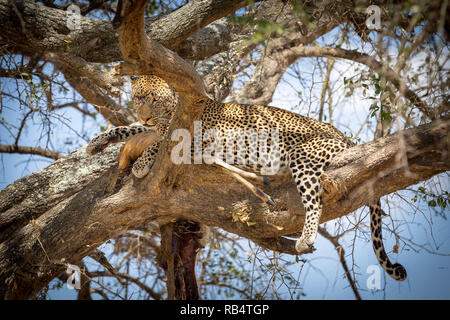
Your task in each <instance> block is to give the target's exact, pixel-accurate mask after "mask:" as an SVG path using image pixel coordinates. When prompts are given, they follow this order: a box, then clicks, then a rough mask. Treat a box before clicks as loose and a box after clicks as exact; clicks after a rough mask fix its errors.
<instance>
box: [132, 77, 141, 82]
mask: <svg viewBox="0 0 450 320" xmlns="http://www.w3.org/2000/svg"><path fill="white" fill-rule="evenodd" d="M139 78H140V77H139V76H131V77H130V79H131V81H136V80H137V79H139Z"/></svg>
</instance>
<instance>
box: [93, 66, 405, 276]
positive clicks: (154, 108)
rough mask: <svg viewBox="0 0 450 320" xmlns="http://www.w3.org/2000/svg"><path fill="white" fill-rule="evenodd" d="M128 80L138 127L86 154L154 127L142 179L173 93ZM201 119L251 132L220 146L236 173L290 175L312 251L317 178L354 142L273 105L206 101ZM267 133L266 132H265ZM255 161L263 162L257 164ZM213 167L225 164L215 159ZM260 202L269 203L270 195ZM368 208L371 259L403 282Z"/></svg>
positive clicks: (375, 214)
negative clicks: (262, 142) (259, 143)
mask: <svg viewBox="0 0 450 320" xmlns="http://www.w3.org/2000/svg"><path fill="white" fill-rule="evenodd" d="M131 82H132V100H133V104H134V105H135V107H136V111H137V117H138V120H139V123H140V125H137V124H134V125H131V126H120V127H116V128H112V129H110V130H108V131H106V132H104V133H102V134H100V135H98V136H97V137H95V138H94V139H92V140H91V142H90V143H89V144H88V147H87V149H86V150H87V152H88V153H89V154H95V153H98V152H100V151H101V150H103V149H104V148H105V147H106V146H107V145H108V144H110V143H115V142H119V141H125V140H126V139H128V138H129V137H130V136H133V135H137V134H140V133H142V132H145V131H147V130H150V128H153V130H155V129H156V131H157V132H158V134H159V135H160V137H161V139H160V140H159V141H156V142H153V143H151V144H150V145H149V146H147V147H145V148H144V151H143V152H142V154H141V155H140V156H139V157H138V158H137V159H136V161H135V162H134V164H133V167H132V173H133V174H134V175H135V176H136V177H137V178H142V177H144V176H146V175H147V174H148V172H149V170H150V169H151V167H152V165H153V163H154V161H155V158H156V155H157V154H158V150H159V147H160V143H161V142H160V141H161V140H162V139H165V138H167V133H168V127H169V125H170V123H171V121H172V119H173V117H174V114H175V110H176V107H177V103H178V102H177V101H178V95H177V92H176V91H175V89H174V88H173V87H171V86H170V85H169V84H168V83H167V82H165V81H164V80H163V79H161V78H160V77H158V76H156V75H145V76H133V77H132V78H131ZM200 121H201V125H202V129H204V130H205V131H207V130H212V131H213V132H219V133H221V134H222V135H223V136H227V134H229V132H230V131H233V130H234V131H238V132H242V131H245V132H250V134H247V135H245V137H244V138H243V139H234V141H233V142H232V143H231V144H227V145H225V146H223V153H227V150H226V148H227V147H228V152H229V153H230V154H232V155H234V156H236V158H235V159H234V160H235V162H234V166H235V167H236V168H237V169H236V170H239V171H241V173H242V171H245V172H249V174H255V175H257V174H258V173H259V174H260V175H262V174H261V173H263V169H265V168H267V167H270V168H277V170H276V172H275V173H274V172H271V173H270V174H275V175H276V174H285V173H286V172H288V173H289V174H290V175H291V176H292V179H293V181H294V183H295V185H296V188H297V191H298V193H299V195H300V198H301V201H302V204H303V207H304V209H305V211H306V214H305V222H304V225H303V230H302V231H301V236H300V238H298V239H297V240H296V243H295V249H296V251H297V252H298V253H299V254H301V253H304V252H311V250H312V249H313V248H314V247H313V244H314V242H315V240H316V237H317V233H318V227H319V223H320V217H321V214H322V207H323V201H322V193H323V186H322V181H321V179H320V177H321V176H322V174H323V173H324V172H325V170H326V168H327V167H328V166H329V165H330V163H331V161H332V159H333V158H334V157H335V156H336V155H338V154H339V153H342V152H343V151H345V150H347V149H349V148H352V147H353V146H355V143H353V142H352V141H351V139H350V138H348V137H347V136H346V135H345V134H344V133H342V132H341V131H339V130H338V129H337V128H335V127H334V126H333V125H331V124H329V123H326V122H321V121H318V120H316V119H314V118H311V117H306V116H303V115H300V114H298V113H295V112H292V111H288V110H285V109H282V108H278V107H274V106H263V105H249V104H238V103H223V102H217V101H214V100H212V99H210V98H205V99H204V106H203V111H202V114H201V119H200ZM261 132H265V133H266V135H262V136H263V139H266V141H265V142H266V144H265V145H264V146H263V147H261V148H258V147H255V141H257V140H258V136H259V133H261ZM268 132H271V133H270V134H267V133H268ZM272 132H275V133H276V135H277V139H276V140H274V139H272V138H273V137H274V136H275V134H272ZM264 137H265V138H264ZM219 143H224V142H223V141H220V142H218V139H216V140H215V139H209V140H208V139H205V140H202V141H200V142H195V141H194V143H193V144H192V152H193V154H194V157H195V156H199V155H200V154H199V153H201V152H205V150H206V149H207V148H209V147H211V145H214V146H215V147H216V148H217V147H218V144H219ZM275 145H276V146H275ZM269 147H274V148H273V149H275V151H274V152H270V153H268V152H263V151H267V149H266V148H269ZM238 151H239V152H238ZM261 153H264V155H261ZM259 158H262V161H260V159H259ZM216 163H217V164H220V163H224V161H222V160H220V159H218V160H217V161H216ZM266 174H267V173H266ZM263 181H264V182H267V181H268V179H267V178H266V177H264V179H263ZM255 194H256V195H259V194H260V191H258V190H256V192H255ZM261 199H264V200H265V201H266V202H267V203H268V204H273V200H272V199H271V198H270V197H269V198H267V197H261ZM368 207H369V212H370V227H371V241H372V246H373V250H374V252H375V255H376V258H377V260H378V262H379V263H380V265H381V266H382V268H383V269H384V270H385V272H386V273H387V274H388V275H389V276H391V277H392V278H393V279H395V280H397V281H403V280H405V279H406V277H407V273H406V270H405V268H404V267H403V266H402V265H401V264H399V263H391V261H390V259H389V258H388V256H387V254H386V251H385V248H384V245H383V239H382V222H381V217H382V216H383V215H385V213H384V212H383V210H382V208H381V203H380V199H377V200H376V201H373V202H371V203H369V204H368Z"/></svg>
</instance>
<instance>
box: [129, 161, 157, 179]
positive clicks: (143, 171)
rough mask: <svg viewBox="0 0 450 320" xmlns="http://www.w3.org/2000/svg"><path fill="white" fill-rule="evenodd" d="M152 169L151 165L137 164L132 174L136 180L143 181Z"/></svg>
mask: <svg viewBox="0 0 450 320" xmlns="http://www.w3.org/2000/svg"><path fill="white" fill-rule="evenodd" d="M151 167H152V166H151V165H143V164H142V163H138V162H135V163H134V165H133V168H132V169H131V172H132V173H133V175H134V176H135V177H136V178H138V179H142V178H143V177H145V176H146V175H147V173H149V171H150V169H151Z"/></svg>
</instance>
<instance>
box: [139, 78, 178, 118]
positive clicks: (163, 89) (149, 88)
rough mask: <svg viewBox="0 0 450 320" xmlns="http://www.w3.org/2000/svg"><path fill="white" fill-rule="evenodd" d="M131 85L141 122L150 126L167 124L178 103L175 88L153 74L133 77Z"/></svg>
mask: <svg viewBox="0 0 450 320" xmlns="http://www.w3.org/2000/svg"><path fill="white" fill-rule="evenodd" d="M131 85H132V93H131V97H132V99H133V103H134V106H135V107H136V111H137V115H138V120H139V122H141V123H142V124H146V125H149V126H156V125H158V124H164V125H167V124H168V123H169V122H170V120H171V119H172V116H173V114H174V112H175V108H176V106H177V103H178V97H177V94H176V92H175V90H174V89H173V88H172V87H171V86H169V84H168V83H167V82H165V81H164V80H163V79H161V78H159V77H157V76H153V75H146V76H140V77H132V79H131Z"/></svg>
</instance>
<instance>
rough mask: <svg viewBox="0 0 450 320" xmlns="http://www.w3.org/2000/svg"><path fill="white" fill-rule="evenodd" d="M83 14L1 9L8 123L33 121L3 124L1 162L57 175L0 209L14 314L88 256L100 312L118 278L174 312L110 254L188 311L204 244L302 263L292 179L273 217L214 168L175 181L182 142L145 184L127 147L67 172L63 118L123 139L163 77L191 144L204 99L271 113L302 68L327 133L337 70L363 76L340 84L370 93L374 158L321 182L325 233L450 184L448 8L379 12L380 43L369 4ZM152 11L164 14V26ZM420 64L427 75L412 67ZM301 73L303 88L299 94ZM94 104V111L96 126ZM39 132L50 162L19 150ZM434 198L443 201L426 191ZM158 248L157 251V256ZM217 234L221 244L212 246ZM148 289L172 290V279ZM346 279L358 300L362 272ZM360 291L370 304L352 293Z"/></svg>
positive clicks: (101, 6) (360, 157) (346, 157)
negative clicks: (56, 131)
mask: <svg viewBox="0 0 450 320" xmlns="http://www.w3.org/2000/svg"><path fill="white" fill-rule="evenodd" d="M73 4H76V5H77V7H69V2H64V3H63V2H61V3H59V2H54V1H42V2H41V3H37V2H31V1H22V2H14V1H8V0H0V21H2V29H3V33H2V36H1V39H0V41H1V46H2V54H3V56H2V69H1V70H0V72H1V73H0V75H1V76H2V77H6V78H9V79H16V84H17V86H16V87H13V83H14V82H12V81H11V82H8V83H11V84H10V85H9V86H8V87H7V88H6V90H4V91H2V95H3V99H4V100H2V108H5V107H4V105H5V104H7V103H12V102H11V101H14V102H15V103H18V104H19V105H21V106H22V107H23V110H24V111H22V115H23V117H22V118H21V121H20V123H19V124H18V125H16V127H12V126H11V125H10V126H9V127H8V126H7V122H6V120H5V119H3V120H2V124H3V125H4V126H5V128H9V132H10V133H11V137H12V138H11V139H10V143H9V144H7V145H3V144H2V145H0V151H2V152H8V153H14V152H15V153H26V154H39V155H42V156H44V157H48V158H51V159H55V160H56V159H58V160H56V161H54V162H52V163H51V164H50V165H48V166H47V167H45V168H43V169H42V170H40V171H38V172H34V173H32V174H30V175H26V176H24V177H22V178H21V179H19V180H17V181H15V182H14V183H12V184H10V185H9V186H7V187H6V188H5V189H3V190H2V191H0V195H1V196H0V212H1V215H0V230H1V233H0V241H1V244H0V258H1V259H0V266H1V267H0V283H1V285H0V296H1V297H2V298H9V299H11V298H21V299H23V298H32V297H35V296H36V295H37V294H38V293H39V292H42V289H43V288H45V287H46V286H47V285H48V283H49V282H50V281H51V280H52V279H53V278H55V277H58V276H60V277H64V276H63V275H64V271H65V270H66V268H67V264H68V263H70V264H77V265H80V266H81V268H83V258H85V257H87V256H89V257H92V258H93V259H94V260H96V261H98V262H99V263H100V264H101V265H103V266H104V267H105V271H104V273H103V274H100V273H93V272H88V271H86V272H84V273H83V274H84V276H85V277H86V278H85V279H84V280H85V281H83V282H84V284H85V285H84V286H83V288H84V290H81V291H80V295H81V294H82V293H83V294H84V296H83V297H84V298H86V297H90V295H89V284H90V283H91V282H92V281H94V280H93V278H95V277H102V276H113V277H115V278H116V279H117V280H118V282H119V283H120V284H124V283H125V282H126V283H131V282H133V283H134V284H135V285H137V286H138V287H140V288H141V289H142V290H143V291H145V292H146V293H147V294H148V296H149V297H152V298H155V299H158V298H162V297H165V296H166V295H165V293H163V290H162V289H160V290H159V291H158V290H156V291H155V289H154V288H152V287H149V286H147V285H146V284H144V283H143V282H142V281H139V280H138V279H136V278H133V277H131V276H130V275H129V274H123V273H120V272H118V268H117V266H116V267H113V266H112V265H111V263H110V262H109V261H108V260H107V259H106V258H105V256H104V253H102V252H101V251H99V250H97V249H96V248H97V247H98V246H100V245H101V244H103V243H104V242H105V241H108V240H109V239H113V238H114V239H115V245H116V247H118V248H120V247H121V245H124V243H128V244H130V245H131V246H133V245H136V244H139V247H140V248H145V250H148V251H149V252H150V253H148V254H146V256H147V258H148V259H151V261H153V262H155V261H159V262H160V264H161V265H162V266H163V267H164V269H165V270H166V273H167V278H168V285H167V286H168V297H169V298H186V297H192V296H186V295H185V293H186V292H189V291H190V290H189V289H186V288H187V287H190V286H194V285H196V284H195V282H194V283H188V282H189V277H188V278H186V277H184V278H183V272H184V275H185V274H186V273H188V274H190V275H192V272H193V269H192V265H191V266H190V267H189V268H188V267H187V264H189V263H192V259H194V258H195V252H196V250H197V249H198V246H199V242H200V239H197V238H202V236H203V233H204V231H203V230H204V226H209V227H212V228H220V229H222V230H225V231H227V232H228V233H231V234H235V235H238V236H240V237H243V238H246V239H249V240H251V241H252V242H253V243H255V244H257V245H259V246H261V247H263V248H266V249H269V250H273V251H274V252H276V253H285V254H290V255H296V251H295V248H294V244H295V241H294V240H290V239H289V238H287V237H286V236H295V235H298V231H299V230H301V227H302V225H303V221H304V215H303V213H304V211H303V208H301V205H299V203H300V202H299V201H295V199H296V197H298V195H297V193H296V190H295V188H294V186H293V185H292V183H291V181H290V180H289V179H285V178H279V179H274V181H273V182H272V184H271V185H270V186H267V187H266V188H265V189H264V190H265V192H267V193H268V194H270V195H271V196H272V198H273V199H274V200H275V202H276V205H275V206H274V207H267V206H265V205H261V203H260V201H259V200H258V199H255V197H254V196H253V195H252V194H251V193H250V192H249V191H247V190H245V189H243V187H242V186H241V185H240V184H238V183H237V182H236V181H234V180H233V179H231V178H230V177H228V176H227V175H225V174H224V172H223V171H221V169H220V168H216V167H213V166H207V165H175V164H174V163H172V161H170V150H171V149H172V147H173V146H174V145H175V144H176V143H177V142H176V141H163V143H162V147H161V150H160V152H159V154H158V156H157V159H156V162H155V164H154V166H153V168H152V170H151V172H150V174H149V175H148V176H146V177H145V178H144V179H142V180H137V179H135V178H133V177H132V176H131V175H130V174H129V172H118V171H116V169H115V166H116V157H117V154H118V151H119V146H112V147H109V148H108V149H106V150H105V152H104V154H102V155H100V156H94V157H89V156H88V155H87V154H86V152H85V146H83V147H80V148H78V149H76V150H74V151H73V152H71V153H69V154H67V155H65V156H63V155H62V154H61V153H59V152H55V151H53V150H51V147H52V142H51V139H50V136H51V132H52V125H53V124H52V121H55V120H60V121H64V119H61V118H59V116H57V113H56V111H57V110H59V109H61V108H68V107H71V108H74V109H75V110H77V111H79V112H81V113H82V114H83V115H84V117H95V113H97V112H98V113H99V114H100V115H101V116H102V117H104V119H106V120H107V121H108V124H110V125H114V126H119V125H128V124H130V123H132V122H134V121H135V119H136V118H135V114H134V110H133V106H132V105H125V103H124V102H123V100H124V95H123V94H122V91H123V89H122V86H123V85H124V81H125V79H126V76H131V75H143V74H155V75H157V76H160V77H161V78H163V79H164V80H166V81H167V82H168V83H169V84H170V85H172V86H173V87H174V88H175V89H176V90H177V92H178V93H179V95H180V102H179V105H178V109H177V113H176V116H175V119H174V121H173V123H172V124H171V127H170V131H173V130H174V129H176V128H188V129H189V130H190V132H191V133H192V132H193V122H194V120H195V119H198V118H199V115H200V114H201V112H202V102H203V99H204V97H205V96H206V95H209V96H210V97H213V98H214V99H215V100H217V101H223V100H225V101H229V102H233V101H235V102H239V103H255V104H256V103H257V104H268V103H270V102H271V100H272V99H273V94H274V92H275V89H276V87H277V85H278V84H279V83H280V81H281V79H282V77H283V76H284V75H285V73H286V71H287V70H294V71H295V64H294V63H295V62H296V61H297V60H298V59H299V58H302V57H315V58H318V60H314V61H316V64H315V66H316V68H315V69H314V70H313V72H312V75H315V74H316V73H317V74H319V73H320V74H321V75H323V77H322V79H323V83H322V90H321V94H320V101H319V110H318V113H317V115H318V118H319V119H320V120H329V121H332V120H333V119H334V118H335V117H336V113H335V112H334V110H333V108H334V106H336V102H333V99H335V97H336V96H337V95H336V89H335V87H334V86H335V84H336V81H333V80H332V79H331V74H332V73H331V72H332V70H333V68H334V64H335V62H336V61H339V60H341V59H344V60H348V61H351V62H354V63H355V64H356V63H357V64H358V66H363V69H360V70H358V73H357V76H355V77H352V78H349V79H347V78H344V79H343V83H344V86H345V87H344V88H345V90H346V94H347V95H352V94H353V93H354V92H355V90H358V88H361V89H362V90H366V91H367V92H369V93H368V94H370V95H371V96H370V97H369V98H370V99H372V100H373V103H372V105H371V106H370V110H368V112H367V114H368V115H367V121H366V124H367V123H368V122H370V121H371V120H372V119H376V121H375V123H376V128H375V129H376V130H375V133H374V135H373V138H376V140H374V141H372V142H367V143H364V144H360V145H358V146H356V147H354V148H352V149H350V150H348V151H346V152H345V153H343V154H342V155H341V156H339V157H338V158H336V159H335V160H333V162H332V164H331V166H330V167H329V168H328V169H327V171H326V174H325V175H324V176H323V177H322V178H323V180H324V183H325V194H324V202H325V203H326V205H325V207H324V213H323V216H322V220H321V221H322V222H326V221H330V220H333V219H336V218H339V217H343V216H346V215H348V214H350V213H351V212H353V211H355V210H356V209H358V208H360V207H361V206H364V205H366V204H367V203H369V202H370V201H371V200H373V199H376V198H379V197H381V196H384V195H387V194H390V193H392V192H395V191H397V190H403V189H405V188H407V187H409V186H412V185H415V184H417V183H419V182H421V181H426V180H428V179H430V178H432V177H433V176H435V175H438V174H441V173H445V172H446V171H447V170H448V169H449V167H450V165H449V154H448V152H447V150H448V127H449V124H450V121H449V119H448V110H449V108H448V80H446V79H448V68H447V67H446V63H447V60H448V34H449V33H448V32H449V27H448V21H447V20H446V17H445V10H448V8H446V7H445V6H444V5H443V4H441V3H440V2H439V1H430V2H419V1H417V2H398V3H397V2H395V3H391V2H384V1H378V2H377V3H376V5H377V8H382V9H383V10H380V15H381V17H380V21H382V23H383V27H382V28H381V27H380V29H379V30H372V29H371V26H370V25H366V21H367V16H368V15H367V14H366V12H365V9H366V3H365V2H359V1H355V2H354V3H349V2H347V1H317V2H308V1H305V2H302V1H281V2H280V1H270V0H269V1H264V2H261V3H257V4H254V3H253V2H250V3H247V2H245V1H242V2H238V1H227V0H210V1H191V2H188V3H180V4H178V5H177V6H176V7H173V6H172V7H171V5H170V3H169V4H166V3H165V2H163V1H161V2H156V1H155V2H146V1H142V0H139V1H133V2H132V3H131V2H128V1H119V3H118V4H117V5H116V3H115V2H114V1H90V2H88V3H86V2H82V1H81V2H73ZM155 5H156V6H159V8H158V9H155ZM73 8H80V13H81V15H78V14H77V13H75V14H72V13H70V10H75V9H73ZM67 9H69V10H67ZM155 10H156V12H160V13H164V14H160V15H156V16H155V15H152V13H153V12H155ZM75 11H76V10H75ZM144 14H145V15H144ZM113 15H114V16H115V18H114V20H113V21H112V23H111V18H110V17H112V16H113ZM87 16H91V17H87ZM94 17H95V18H94ZM336 30H338V32H337V33H336ZM333 33H335V34H338V36H339V41H337V45H334V46H330V45H318V42H320V41H319V40H320V39H321V37H325V36H326V35H330V34H333ZM351 42H355V43H356V45H353V44H352V43H351ZM390 42H392V43H393V44H391V43H390ZM357 46H360V48H359V49H358V50H355V49H353V48H354V47H357ZM392 50H393V51H394V54H393V55H392ZM420 50H422V52H423V53H422V55H423V56H422V58H423V62H422V63H417V64H411V61H412V60H413V59H416V58H417V55H419V52H420ZM392 56H394V57H395V59H394V58H392ZM289 68H291V69H289ZM297 71H298V70H297ZM298 73H299V76H300V80H302V78H305V76H304V74H303V73H302V72H301V71H299V72H298ZM236 75H239V76H238V77H237V76H236ZM238 82H241V83H238ZM67 85H70V86H71V87H72V89H73V90H75V91H76V92H77V96H76V97H74V98H71V99H70V97H69V99H67V96H65V98H66V99H65V100H68V101H66V102H64V103H62V104H58V101H56V100H57V99H55V98H56V97H57V94H56V93H55V90H56V89H60V90H61V91H63V92H62V94H63V95H64V91H68V89H67ZM5 100H6V102H4V101H5ZM310 101H311V100H310ZM4 103H5V104H4ZM87 104H91V105H93V106H95V112H93V111H92V108H89V107H88V106H87ZM326 105H328V108H329V109H328V111H327V110H325V106H326ZM37 115H39V117H40V121H41V122H42V125H43V127H42V129H43V130H42V132H43V134H42V137H45V136H47V137H48V140H47V145H46V146H40V147H26V146H22V145H20V138H21V135H22V132H23V128H24V127H25V125H26V123H27V122H29V121H31V120H32V118H33V117H36V116H37ZM326 115H328V118H327V119H325V117H326ZM368 127H369V126H368ZM169 136H170V134H169ZM355 136H356V137H355ZM353 137H354V138H357V134H356V132H355V135H354V136H353ZM83 138H85V139H86V140H89V138H92V135H91V136H89V137H87V136H86V137H83ZM224 185H226V188H223V186H224ZM423 193H424V194H425V193H426V194H428V195H430V196H431V193H430V192H428V191H427V190H425V189H424V190H423ZM212 194H214V197H213V199H211V195H212ZM433 195H434V196H435V198H436V199H437V200H436V201H435V206H436V205H439V207H441V208H443V209H445V206H446V205H447V203H448V194H446V193H444V192H443V191H442V190H441V192H440V193H439V194H433ZM439 199H440V200H439ZM431 205H432V203H431ZM131 230H138V231H140V233H139V234H136V233H133V232H130V231H131ZM148 232H151V234H153V235H155V234H156V237H160V238H161V240H162V244H161V246H159V245H158V243H157V241H155V239H156V238H155V236H152V235H148V234H146V233H148ZM199 233H200V236H199ZM321 233H322V234H323V235H324V236H325V237H328V238H329V239H330V240H332V241H334V243H336V241H337V239H338V238H336V237H333V236H331V235H330V234H328V232H327V231H326V230H324V229H322V230H321ZM176 234H182V235H185V236H186V235H189V234H190V238H189V239H185V240H183V241H181V247H182V248H186V247H183V246H185V245H187V246H190V247H189V248H190V250H191V251H193V252H194V253H192V254H191V255H189V256H188V257H187V260H183V259H182V261H181V262H180V264H179V265H178V268H177V263H178V262H176V260H174V259H176V256H174V253H173V251H172V249H171V248H173V243H172V241H178V240H177V239H179V238H177V236H176ZM213 234H214V236H215V237H217V239H219V238H220V237H224V236H223V234H222V233H221V232H220V230H218V229H214V230H213ZM217 239H216V240H215V241H217V243H219V242H220V241H219V240H217ZM140 242H144V243H145V245H143V246H141V244H140ZM171 244H172V245H171ZM336 247H338V245H336ZM123 248H126V246H125V247H122V249H123ZM128 248H129V247H128ZM180 250H181V249H180ZM155 252H158V255H156V254H155ZM180 252H181V251H180ZM130 254H133V255H136V252H130ZM138 255H139V254H138ZM171 255H172V256H171ZM343 260H344V262H345V259H343ZM128 261H129V260H128ZM183 266H184V268H185V269H183ZM347 269H348V268H347ZM83 270H85V269H83ZM180 270H181V273H178V274H173V272H176V271H180ZM170 272H172V273H170ZM154 277H155V278H156V279H159V281H160V280H161V279H162V274H161V270H159V271H158V270H156V271H155V274H154ZM348 278H349V280H350V282H351V283H352V277H351V274H350V272H348ZM177 279H178V280H177ZM88 280H90V281H88ZM171 281H172V282H171ZM177 281H178V282H177ZM180 281H181V282H182V284H181V285H180ZM213 282H214V281H213ZM155 283H156V282H155ZM214 283H215V284H216V285H218V284H219V282H214ZM159 285H161V284H159ZM171 285H172V286H173V287H171ZM180 286H181V287H182V288H184V289H183V290H184V291H180V290H181V289H180ZM230 286H231V285H230ZM353 286H354V283H353V285H352V287H353ZM176 288H178V290H175V289H176ZM86 290H87V291H86ZM105 290H107V291H108V290H109V291H111V289H108V288H106V289H105ZM192 291H196V289H195V288H194V289H192ZM354 291H355V295H356V296H357V297H358V294H357V288H356V286H355V288H354ZM183 292H184V293H183ZM102 294H105V292H102ZM243 294H245V293H243ZM119 296H120V295H119ZM194 297H195V296H194ZM247 297H248V298H255V295H248V296H247Z"/></svg>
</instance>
